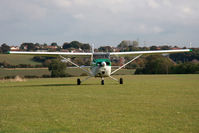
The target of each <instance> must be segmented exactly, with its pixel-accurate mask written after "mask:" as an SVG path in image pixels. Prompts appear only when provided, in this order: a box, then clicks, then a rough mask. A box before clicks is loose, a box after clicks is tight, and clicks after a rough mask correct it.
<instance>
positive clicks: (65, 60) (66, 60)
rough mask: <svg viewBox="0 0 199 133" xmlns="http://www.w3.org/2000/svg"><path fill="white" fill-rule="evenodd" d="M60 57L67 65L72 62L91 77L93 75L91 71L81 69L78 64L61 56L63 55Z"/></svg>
mask: <svg viewBox="0 0 199 133" xmlns="http://www.w3.org/2000/svg"><path fill="white" fill-rule="evenodd" d="M60 57H61V58H62V60H61V61H62V62H65V63H67V62H70V63H71V64H73V65H75V66H76V67H78V68H80V69H81V70H83V71H84V72H86V73H88V74H89V75H91V73H90V72H89V71H87V70H85V69H83V68H81V67H80V66H79V65H77V64H75V63H74V62H72V61H70V59H66V58H65V57H63V56H61V55H60Z"/></svg>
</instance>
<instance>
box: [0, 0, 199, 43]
mask: <svg viewBox="0 0 199 133" xmlns="http://www.w3.org/2000/svg"><path fill="white" fill-rule="evenodd" d="M0 12H2V13H1V14H0V28H1V31H0V43H1V42H4V41H6V42H13V41H12V40H19V41H16V42H17V43H20V40H24V38H25V40H33V41H34V40H35V41H41V42H48V41H51V40H52V38H53V40H54V41H57V42H64V41H68V40H73V39H80V41H81V40H82V41H84V42H93V41H94V43H95V42H97V43H106V42H110V43H111V44H115V43H119V42H120V41H121V40H123V39H126V38H128V39H130V40H133V39H135V38H137V37H139V38H143V40H145V39H148V40H150V39H151V40H153V41H154V42H155V41H157V42H158V41H159V40H160V39H161V40H162V41H165V40H166V39H167V40H166V41H173V40H184V41H185V40H190V41H192V42H193V44H194V43H195V44H196V43H197V42H199V39H198V37H197V36H196V35H197V34H198V32H199V28H198V25H199V1H197V0H189V1H187V0H139V1H137V0H28V1H27V0H18V1H17V2H16V1H15V0H9V1H7V0H1V1H0ZM13 31H14V32H13ZM191 31H192V32H191ZM5 33H6V34H5ZM27 33H28V34H27ZM171 36H173V37H171ZM185 36H186V38H185ZM175 37H176V39H174V38H175ZM165 38H166V39H165ZM177 42H178V41H176V43H177Z"/></svg>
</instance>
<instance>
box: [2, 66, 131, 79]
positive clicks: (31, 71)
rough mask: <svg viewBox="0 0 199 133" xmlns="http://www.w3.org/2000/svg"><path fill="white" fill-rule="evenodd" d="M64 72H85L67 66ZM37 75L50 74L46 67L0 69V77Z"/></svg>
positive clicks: (125, 70) (120, 73) (128, 71)
mask: <svg viewBox="0 0 199 133" xmlns="http://www.w3.org/2000/svg"><path fill="white" fill-rule="evenodd" d="M134 72H135V69H121V70H120V71H118V72H116V73H115V75H132V74H134ZM66 73H68V74H70V75H71V76H81V75H82V74H85V72H84V71H82V70H80V69H78V68H67V69H66ZM17 75H18V76H21V77H23V76H38V77H41V76H42V75H50V71H48V68H45V69H44V68H36V69H35V68H20V69H0V78H3V77H6V76H17Z"/></svg>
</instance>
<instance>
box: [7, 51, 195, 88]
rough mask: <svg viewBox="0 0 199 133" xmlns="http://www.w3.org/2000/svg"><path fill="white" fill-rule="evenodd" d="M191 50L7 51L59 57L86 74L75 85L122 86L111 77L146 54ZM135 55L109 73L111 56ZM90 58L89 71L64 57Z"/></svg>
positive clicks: (120, 81) (118, 80) (120, 82)
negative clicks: (94, 80) (108, 83)
mask: <svg viewBox="0 0 199 133" xmlns="http://www.w3.org/2000/svg"><path fill="white" fill-rule="evenodd" d="M191 51H192V49H179V50H155V51H130V52H94V48H92V52H88V53H83V52H82V53H80V52H79V53H73V52H26V51H9V52H8V53H9V54H20V55H41V56H59V57H61V61H62V62H64V63H67V62H69V63H71V64H73V65H74V66H76V67H77V68H79V69H81V70H82V71H84V72H86V73H87V74H88V75H89V76H88V77H87V78H85V79H83V80H80V79H79V78H78V79H77V85H81V84H82V83H83V82H85V81H86V80H88V79H90V78H91V77H97V78H101V85H104V79H105V78H106V77H109V78H111V79H112V80H114V81H117V82H119V84H123V78H120V79H116V78H114V77H113V76H112V75H113V74H114V73H116V72H117V71H119V70H120V69H122V68H124V67H125V66H126V65H128V64H129V63H131V62H133V61H135V60H136V59H138V58H139V57H141V56H142V55H147V54H170V53H182V52H191ZM131 55H136V57H134V58H132V59H131V60H130V61H128V62H127V63H125V64H123V65H122V66H120V67H119V68H117V69H116V70H114V71H111V60H110V57H111V56H131ZM78 56H79V57H90V58H91V66H90V69H89V70H87V69H85V68H84V67H81V66H79V65H77V64H76V63H74V62H72V61H71V60H70V58H66V57H78Z"/></svg>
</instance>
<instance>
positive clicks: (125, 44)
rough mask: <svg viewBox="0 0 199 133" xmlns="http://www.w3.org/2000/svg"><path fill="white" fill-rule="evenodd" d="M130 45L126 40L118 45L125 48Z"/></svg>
mask: <svg viewBox="0 0 199 133" xmlns="http://www.w3.org/2000/svg"><path fill="white" fill-rule="evenodd" d="M128 46H129V44H128V42H127V41H125V40H124V41H122V42H121V43H120V44H119V45H118V46H117V47H118V48H122V49H125V48H128Z"/></svg>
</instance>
